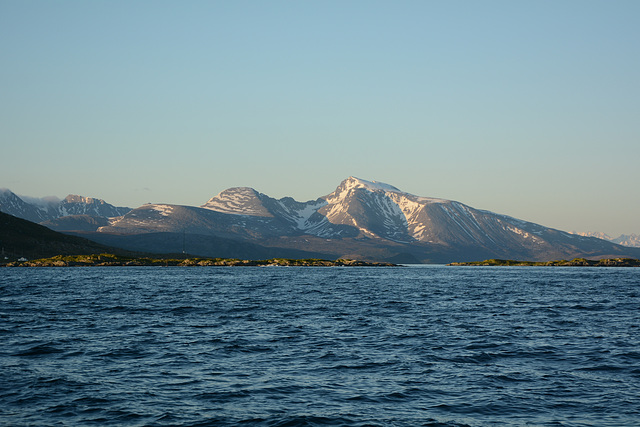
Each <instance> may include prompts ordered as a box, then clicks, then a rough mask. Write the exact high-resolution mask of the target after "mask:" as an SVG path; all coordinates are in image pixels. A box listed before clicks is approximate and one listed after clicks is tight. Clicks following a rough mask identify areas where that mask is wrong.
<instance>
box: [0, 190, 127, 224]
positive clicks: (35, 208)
mask: <svg viewBox="0 0 640 427" xmlns="http://www.w3.org/2000/svg"><path fill="white" fill-rule="evenodd" d="M25 199H26V200H25ZM25 199H23V198H21V197H19V196H17V195H16V194H14V193H13V192H11V191H10V190H8V189H0V212H4V213H8V214H9V215H13V216H17V217H18V218H22V219H26V220H28V221H32V222H43V221H49V220H54V219H57V218H61V217H66V216H71V215H88V216H92V217H99V218H100V217H101V218H108V217H114V216H120V215H124V214H125V213H127V212H129V211H130V210H131V208H127V207H116V206H113V205H111V204H109V203H107V202H105V201H104V200H101V199H94V198H92V197H83V196H77V195H74V194H69V195H68V196H67V197H65V198H64V199H63V200H54V199H33V198H25Z"/></svg>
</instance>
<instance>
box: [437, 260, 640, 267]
mask: <svg viewBox="0 0 640 427" xmlns="http://www.w3.org/2000/svg"><path fill="white" fill-rule="evenodd" d="M447 265H448V266H453V267H640V260H637V259H634V258H606V259H600V260H590V259H586V258H574V259H572V260H571V261H567V260H564V259H562V260H555V261H517V260H511V259H487V260H484V261H471V262H452V263H449V264H447Z"/></svg>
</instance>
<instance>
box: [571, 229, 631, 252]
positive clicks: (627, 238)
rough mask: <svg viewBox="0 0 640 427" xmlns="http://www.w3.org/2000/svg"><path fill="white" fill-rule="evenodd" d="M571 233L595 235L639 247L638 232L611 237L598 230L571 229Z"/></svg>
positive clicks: (616, 242)
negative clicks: (579, 230) (582, 230)
mask: <svg viewBox="0 0 640 427" xmlns="http://www.w3.org/2000/svg"><path fill="white" fill-rule="evenodd" d="M571 233H572V234H578V235H580V236H587V237H596V238H598V239H602V240H607V241H609V242H613V243H615V244H617V245H622V246H628V247H630V248H640V235H638V234H621V235H620V236H618V237H616V238H613V237H611V236H609V235H608V234H606V233H602V232H600V231H587V232H577V231H572V232H571Z"/></svg>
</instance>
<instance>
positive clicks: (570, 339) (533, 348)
mask: <svg viewBox="0 0 640 427" xmlns="http://www.w3.org/2000/svg"><path fill="white" fill-rule="evenodd" d="M0 369H1V370H0V425H74V426H75V425H158V426H163V425H178V426H180V425H190V426H191V425H194V426H201V425H237V424H242V425H249V426H251V425H264V426H294V425H347V426H349V425H356V426H362V425H428V426H437V425H444V426H457V425H470V426H486V425H554V426H555V425H558V426H587V425H588V426H591V425H593V426H596V425H597V426H606V425H610V426H620V425H640V269H593V268H532V267H530V268H490V267H486V268H468V267H467V268H464V267H443V266H429V267H406V268H304V267H302V268H250V267H236V268H228V267H226V268H225V267H202V268H180V267H175V268H171V267H170V268H150V267H146V268H135V267H123V268H117V267H111V268H61V269H54V268H50V269H37V268H30V269H16V268H14V269H8V268H5V269H1V270H0Z"/></svg>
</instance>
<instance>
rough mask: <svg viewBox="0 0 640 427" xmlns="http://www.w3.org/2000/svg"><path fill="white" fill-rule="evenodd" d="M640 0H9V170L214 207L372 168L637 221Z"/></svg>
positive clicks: (524, 205)
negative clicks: (225, 198) (239, 194)
mask: <svg viewBox="0 0 640 427" xmlns="http://www.w3.org/2000/svg"><path fill="white" fill-rule="evenodd" d="M639 20H640V2H639V1H637V0H616V1H615V2H611V1H607V0H602V1H594V0H561V1H558V0H551V1H550V0H535V1H511V0H503V1H498V0H485V1H476V0H468V1H463V0H447V1H444V0H443V1H429V0H420V1H402V0H399V1H376V0H369V1H358V0H349V1H344V0H340V1H333V0H323V1H318V2H311V1H293V0H289V1H281V0H273V1H268V2H265V1H248V0H229V1H212V0H207V1H184V2H176V1H162V0H153V1H141V0H127V1H118V0H115V1H111V0H110V1H106V0H94V1H85V0H77V1H65V0H60V1H55V2H53V1H44V0H42V1H34V0H0V60H1V63H0V65H1V66H0V187H5V188H9V189H10V190H12V191H13V192H14V193H16V194H20V195H26V196H32V197H45V196H57V197H61V198H63V197H65V196H66V195H67V194H79V195H84V196H89V197H96V198H101V199H104V200H106V201H107V202H108V203H111V204H114V205H118V206H130V207H138V206H140V205H142V204H144V203H147V202H151V203H173V204H183V205H191V206H199V205H202V204H203V203H205V202H206V201H207V200H208V199H209V198H211V197H213V196H215V195H216V194H217V193H219V192H220V191H223V190H225V189H226V188H229V187H237V186H248V187H252V188H255V189H256V190H258V191H260V192H262V193H264V194H267V195H269V196H271V197H275V198H281V197H285V196H291V197H293V198H295V199H296V200H299V201H306V200H311V199H316V198H317V197H320V196H323V195H326V194H328V193H330V192H332V191H333V190H334V189H335V188H336V187H337V186H338V185H339V184H340V182H341V181H342V180H344V179H346V178H347V177H349V176H357V177H359V178H363V179H367V180H375V181H381V182H386V183H389V184H391V185H394V186H396V187H398V188H399V189H401V190H403V191H406V192H409V193H412V194H416V195H420V196H429V197H440V198H445V199H451V200H457V201H459V202H462V203H465V204H467V205H470V206H472V207H475V208H479V209H487V210H490V211H493V212H497V213H502V214H506V215H511V216H514V217H517V218H520V219H524V220H528V221H532V222H536V223H539V224H542V225H545V226H548V227H553V228H558V229H561V230H566V231H573V230H575V231H601V232H606V233H608V234H610V235H612V237H616V236H617V235H619V234H622V233H624V234H630V233H640V191H639V190H638V183H639V182H640V167H638V164H639V159H640V84H639V83H638V81H639V79H640V25H639V24H638V22H639Z"/></svg>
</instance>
